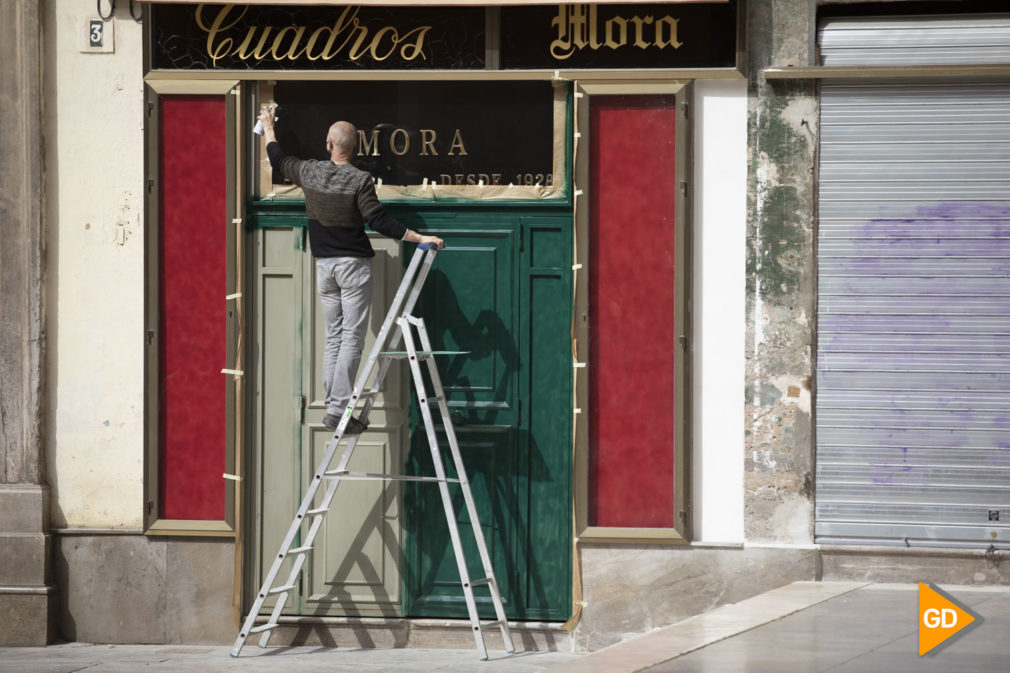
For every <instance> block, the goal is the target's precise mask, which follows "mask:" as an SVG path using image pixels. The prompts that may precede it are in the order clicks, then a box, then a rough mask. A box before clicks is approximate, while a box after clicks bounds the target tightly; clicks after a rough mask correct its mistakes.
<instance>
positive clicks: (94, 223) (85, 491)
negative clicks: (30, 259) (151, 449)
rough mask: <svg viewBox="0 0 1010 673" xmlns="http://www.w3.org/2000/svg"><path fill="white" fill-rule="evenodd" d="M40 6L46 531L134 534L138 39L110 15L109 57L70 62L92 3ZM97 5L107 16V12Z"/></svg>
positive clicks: (139, 297)
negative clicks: (49, 500) (49, 493)
mask: <svg viewBox="0 0 1010 673" xmlns="http://www.w3.org/2000/svg"><path fill="white" fill-rule="evenodd" d="M46 5H47V6H46V13H45V14H46V26H45V37H44V45H45V46H44V49H45V82H44V86H45V92H46V96H45V103H44V105H45V115H46V128H45V133H46V137H45V142H46V181H47V184H46V191H47V201H48V208H47V213H46V215H47V227H48V238H47V245H48V250H47V255H48V259H47V262H46V263H47V269H46V270H47V282H48V286H47V309H46V310H47V314H46V318H47V323H48V324H47V336H48V349H49V350H48V369H47V374H48V377H49V379H48V391H49V397H48V402H49V409H48V412H49V413H48V419H47V432H48V469H49V482H50V485H51V486H52V488H53V492H54V498H53V525H54V526H56V527H72V528H75V527H93V528H126V529H139V528H141V526H142V525H143V521H142V507H143V463H144V460H143V452H144V437H143V403H144V396H143V391H144V388H143V383H144V370H143V366H144V353H143V326H144V314H143V309H144V274H143V270H144V239H143V230H142V222H143V215H142V213H143V184H144V179H143V178H144V167H143V148H144V144H143V143H144V139H143V82H142V76H143V61H142V51H141V50H142V33H141V31H142V26H141V25H140V24H139V23H136V22H134V21H133V20H132V19H130V18H129V14H128V5H129V3H126V2H121V3H119V5H120V7H119V8H118V9H117V10H116V14H115V18H114V21H113V22H112V23H113V24H114V26H113V31H114V34H113V40H114V52H112V53H82V52H81V50H80V48H81V46H82V41H83V40H84V37H83V35H82V33H83V34H86V31H87V19H89V18H96V19H97V18H98V16H97V14H96V7H95V2H94V0H58V1H57V0H48V1H47V3H46ZM102 5H103V9H104V10H105V11H108V7H109V3H102ZM107 26H108V24H106V27H107ZM106 30H108V29H107V28H106ZM106 39H108V33H107V34H106ZM84 44H86V43H84Z"/></svg>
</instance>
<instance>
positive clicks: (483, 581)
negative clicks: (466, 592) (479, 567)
mask: <svg viewBox="0 0 1010 673" xmlns="http://www.w3.org/2000/svg"><path fill="white" fill-rule="evenodd" d="M488 584H491V578H490V577H485V578H483V579H479V580H473V581H472V582H470V586H472V587H482V586H486V585H488Z"/></svg>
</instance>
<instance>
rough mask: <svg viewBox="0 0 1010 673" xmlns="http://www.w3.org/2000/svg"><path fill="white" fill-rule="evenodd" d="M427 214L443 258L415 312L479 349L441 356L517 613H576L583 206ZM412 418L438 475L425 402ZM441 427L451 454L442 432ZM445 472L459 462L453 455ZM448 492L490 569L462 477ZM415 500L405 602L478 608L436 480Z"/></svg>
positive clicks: (420, 465) (433, 328) (417, 441)
mask: <svg viewBox="0 0 1010 673" xmlns="http://www.w3.org/2000/svg"><path fill="white" fill-rule="evenodd" d="M475 223H476V224H479V228H478V227H475V226H474V224H475ZM417 224H418V226H425V227H426V228H427V229H428V231H432V232H434V233H437V234H438V235H440V236H442V237H443V238H444V239H445V240H446V244H447V247H446V249H445V250H444V251H442V252H440V253H439V254H438V256H437V257H436V259H435V266H434V267H433V270H432V275H431V277H430V278H429V281H428V282H427V283H426V284H425V288H424V292H423V293H422V297H421V301H420V302H419V306H418V311H417V313H418V315H420V316H422V317H423V318H424V320H425V323H426V325H427V327H428V331H429V333H430V334H431V337H432V347H433V348H434V349H436V350H460V351H468V352H467V353H466V354H464V355H459V356H441V357H440V358H439V362H438V364H439V372H440V374H441V376H442V380H443V383H444V385H445V392H446V395H447V400H448V404H449V408H450V411H451V412H452V414H453V420H454V431H455V433H456V436H457V439H458V441H459V445H460V453H461V455H462V457H463V462H464V465H465V466H466V469H467V473H468V478H469V480H470V482H471V488H472V490H473V494H474V499H475V501H476V503H477V510H478V516H479V517H480V522H481V528H482V530H483V532H484V536H485V539H486V540H487V542H488V548H489V552H490V555H491V558H492V563H493V565H494V571H495V576H496V578H497V580H498V583H499V587H500V589H501V593H502V598H503V600H504V602H505V608H506V612H507V613H508V615H509V617H510V618H513V619H566V618H567V617H568V616H569V615H570V611H571V603H570V600H571V599H570V595H571V593H570V590H571V554H570V548H571V434H570V426H571V346H570V342H569V333H570V324H571V261H570V259H571V256H570V249H571V217H570V216H568V215H565V216H560V217H543V218H534V217H522V216H520V215H515V214H511V213H473V214H467V216H466V217H463V216H462V215H461V216H460V217H459V218H458V219H454V220H451V221H448V222H446V221H439V220H435V219H434V218H430V219H427V220H425V219H424V218H423V216H422V221H421V222H418V223H417ZM412 404H416V400H415V402H413V403H412ZM436 415H437V414H436ZM436 425H437V424H436ZM411 428H412V435H413V437H412V440H411V445H410V454H409V456H408V469H410V470H416V471H417V472H418V473H419V474H425V475H430V474H433V468H432V463H431V456H430V449H429V448H428V446H427V442H426V438H425V435H424V432H423V425H422V424H421V422H420V414H419V413H418V412H417V411H416V409H415V408H414V407H413V406H412V408H411ZM439 438H440V439H441V440H442V441H441V442H440V443H441V445H442V446H441V449H442V451H443V455H444V457H445V461H444V462H447V463H448V462H450V461H449V451H448V446H447V445H446V443H445V441H444V433H441V432H440V433H439ZM447 473H448V474H449V475H450V476H453V475H454V474H455V471H454V470H453V469H452V467H451V465H448V469H447ZM450 491H451V493H452V494H453V507H454V512H455V517H456V520H457V522H458V524H459V526H460V529H461V538H462V541H463V547H464V551H465V553H466V557H467V562H468V570H469V573H470V575H471V577H474V578H479V577H483V575H484V573H483V570H482V568H481V565H480V560H479V558H480V557H479V555H478V554H477V550H476V545H475V544H474V543H473V542H472V541H471V540H470V538H472V535H471V534H470V522H469V519H468V516H467V513H466V511H465V504H464V502H463V498H462V495H461V493H460V492H459V489H458V487H456V488H453V487H452V486H450ZM404 505H405V509H404V526H405V527H404V540H405V543H406V544H405V552H406V554H407V557H406V561H405V566H404V567H405V571H404V581H405V591H404V607H405V611H406V614H408V615H417V616H447V617H464V616H466V609H465V605H464V603H463V595H462V589H461V588H460V584H459V572H458V569H457V567H456V561H455V557H454V555H453V550H452V547H451V545H450V543H449V537H448V530H447V526H446V522H445V515H444V512H443V509H442V504H441V500H440V497H439V494H438V492H437V490H436V488H435V487H433V486H432V485H430V484H421V485H415V486H413V487H411V488H409V489H407V491H406V492H405V494H404ZM475 595H476V599H477V604H478V606H479V608H480V609H481V611H482V613H483V614H484V615H485V616H491V615H493V608H492V606H491V601H490V595H489V593H488V592H487V590H486V588H484V587H478V588H477V589H475Z"/></svg>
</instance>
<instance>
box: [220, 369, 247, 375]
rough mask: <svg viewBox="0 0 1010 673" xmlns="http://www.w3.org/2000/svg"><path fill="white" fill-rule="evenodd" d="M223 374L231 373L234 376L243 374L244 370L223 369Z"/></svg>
mask: <svg viewBox="0 0 1010 673" xmlns="http://www.w3.org/2000/svg"><path fill="white" fill-rule="evenodd" d="M221 373H222V374H231V375H232V376H242V374H243V372H242V370H241V369H222V370H221Z"/></svg>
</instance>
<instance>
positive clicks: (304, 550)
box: [288, 547, 312, 554]
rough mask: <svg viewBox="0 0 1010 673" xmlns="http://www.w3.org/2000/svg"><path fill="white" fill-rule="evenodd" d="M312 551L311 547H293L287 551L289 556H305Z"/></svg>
mask: <svg viewBox="0 0 1010 673" xmlns="http://www.w3.org/2000/svg"><path fill="white" fill-rule="evenodd" d="M310 551H312V547H295V548H294V549H289V550H288V553H289V554H305V553H307V552H310Z"/></svg>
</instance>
